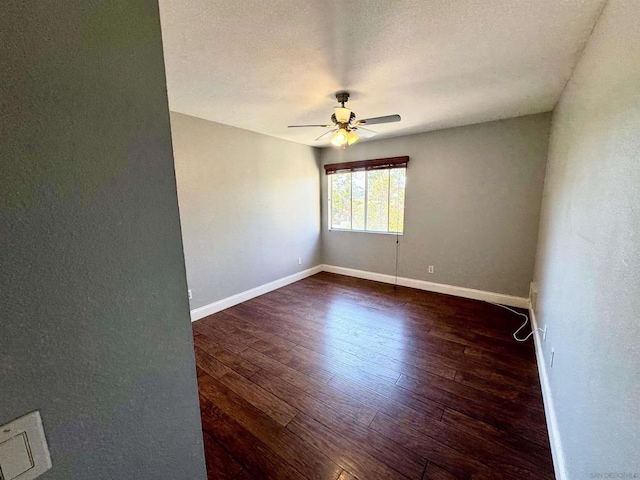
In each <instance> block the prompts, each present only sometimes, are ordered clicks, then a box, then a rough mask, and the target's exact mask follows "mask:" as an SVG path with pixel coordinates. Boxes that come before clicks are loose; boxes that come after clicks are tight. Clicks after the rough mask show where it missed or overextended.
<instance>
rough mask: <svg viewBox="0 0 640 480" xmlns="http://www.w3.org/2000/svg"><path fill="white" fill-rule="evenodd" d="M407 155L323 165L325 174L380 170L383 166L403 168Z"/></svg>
mask: <svg viewBox="0 0 640 480" xmlns="http://www.w3.org/2000/svg"><path fill="white" fill-rule="evenodd" d="M408 163H409V157H408V156H407V157H390V158H374V159H372V160H358V161H356V162H344V163H330V164H329V165H325V166H324V171H325V173H326V174H327V175H330V174H332V173H338V172H355V171H357V170H380V169H385V168H405V167H406V166H407V164H408Z"/></svg>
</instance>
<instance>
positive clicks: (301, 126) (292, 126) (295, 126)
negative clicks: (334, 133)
mask: <svg viewBox="0 0 640 480" xmlns="http://www.w3.org/2000/svg"><path fill="white" fill-rule="evenodd" d="M304 127H323V128H324V127H333V125H287V128H304Z"/></svg>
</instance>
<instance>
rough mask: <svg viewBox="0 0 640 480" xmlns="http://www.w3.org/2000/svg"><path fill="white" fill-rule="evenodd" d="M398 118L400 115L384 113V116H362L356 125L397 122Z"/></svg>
mask: <svg viewBox="0 0 640 480" xmlns="http://www.w3.org/2000/svg"><path fill="white" fill-rule="evenodd" d="M400 120H401V118H400V115H397V114H396V115H385V116H384V117H373V118H363V119H362V120H358V121H357V122H356V125H375V124H378V123H392V122H399V121H400Z"/></svg>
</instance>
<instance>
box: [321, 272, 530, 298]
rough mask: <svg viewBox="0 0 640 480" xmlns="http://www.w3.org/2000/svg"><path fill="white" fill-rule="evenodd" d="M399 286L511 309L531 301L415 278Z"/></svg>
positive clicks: (369, 276) (376, 276) (387, 278)
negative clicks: (506, 306) (497, 304)
mask: <svg viewBox="0 0 640 480" xmlns="http://www.w3.org/2000/svg"><path fill="white" fill-rule="evenodd" d="M322 270H324V271H325V272H331V273H338V274H340V275H348V276H350V277H358V278H364V279H366V280H374V281H376V282H382V283H391V284H395V283H396V277H395V276H394V275H387V274H384V273H374V272H367V271H364V270H355V269H353V268H345V267H336V266H334V265H323V266H322ZM398 285H402V286H403V287H411V288H417V289H419V290H426V291H428V292H436V293H445V294H447V295H454V296H456V297H464V298H471V299H473V300H483V301H485V302H491V303H499V304H501V305H508V306H510V307H519V308H529V299H528V298H525V297H516V296H513V295H505V294H502V293H494V292H486V291H484V290H475V289H473V288H466V287H456V286H454V285H446V284H444V283H434V282H427V281H425V280H415V279H413V278H405V277H398Z"/></svg>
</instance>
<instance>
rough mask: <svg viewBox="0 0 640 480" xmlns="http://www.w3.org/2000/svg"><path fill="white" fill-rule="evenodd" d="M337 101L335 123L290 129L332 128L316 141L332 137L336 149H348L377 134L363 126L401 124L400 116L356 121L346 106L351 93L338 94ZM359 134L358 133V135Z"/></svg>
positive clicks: (297, 126)
mask: <svg viewBox="0 0 640 480" xmlns="http://www.w3.org/2000/svg"><path fill="white" fill-rule="evenodd" d="M336 100H338V103H339V104H340V105H341V106H339V107H335V108H334V109H333V115H331V121H332V122H333V123H329V124H325V125H322V124H320V125H289V128H302V127H321V128H331V130H329V131H328V132H325V133H323V134H322V135H320V136H319V137H318V138H316V141H318V140H321V139H322V138H324V137H326V136H327V135H330V134H333V135H331V143H332V144H333V145H335V146H336V147H343V148H344V147H346V146H347V145H353V144H354V143H356V142H357V141H358V139H359V138H360V137H363V138H371V137H373V136H374V135H375V134H376V132H374V131H373V130H369V129H368V128H365V127H363V125H367V126H368V125H376V124H380V123H391V122H399V121H400V115H385V116H384V117H373V118H363V119H361V120H356V114H355V113H353V112H352V111H351V110H349V109H348V108H346V107H345V106H344V104H345V103H347V101H348V100H349V92H338V93H336ZM356 132H357V133H356Z"/></svg>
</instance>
